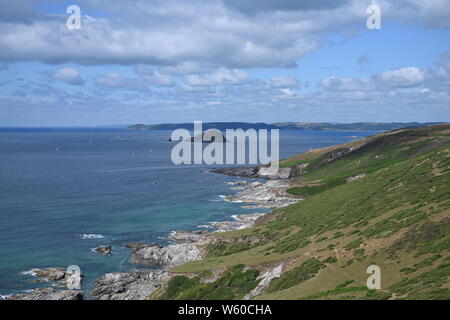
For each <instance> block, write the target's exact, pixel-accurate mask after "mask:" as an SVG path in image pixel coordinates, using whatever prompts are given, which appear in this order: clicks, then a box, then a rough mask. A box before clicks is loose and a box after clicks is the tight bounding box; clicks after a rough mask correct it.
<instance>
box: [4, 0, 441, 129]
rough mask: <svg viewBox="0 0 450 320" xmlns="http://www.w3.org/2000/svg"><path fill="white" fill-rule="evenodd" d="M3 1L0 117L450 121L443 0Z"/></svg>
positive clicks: (69, 121) (9, 121)
mask: <svg viewBox="0 0 450 320" xmlns="http://www.w3.org/2000/svg"><path fill="white" fill-rule="evenodd" d="M0 2H1V3H0V5H1V7H2V12H1V13H0V48H2V49H1V50H0V126H94V125H108V124H133V123H161V122H189V121H194V120H203V121H252V122H256V121H258V122H259V121H264V122H279V121H299V122H302V121H328V122H356V121H383V122H390V121H405V122H406V121H422V122H425V121H450V90H449V89H450V0H449V1H447V0H435V1H418V0H400V1H365V0H360V1H355V0H336V1H330V0H319V1H315V2H308V1H303V0H278V1H270V0H260V1H247V0H241V1H236V0H209V1H206V0H194V1H184V0H164V1H163V0H153V1H143V0H130V1H118V0H110V1H106V0H82V1H76V2H75V1H29V0H17V1H14V2H11V1H3V0H1V1H0ZM373 3H375V4H377V5H378V6H379V7H380V9H381V29H380V30H369V29H368V28H367V27H366V19H367V17H368V14H367V13H366V8H367V7H368V6H369V5H370V4H373ZM71 4H76V5H78V6H79V7H80V9H81V14H82V16H81V23H82V25H81V30H69V29H67V27H66V19H67V17H68V14H66V8H67V7H68V6H69V5H71Z"/></svg>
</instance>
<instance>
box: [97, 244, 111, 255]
mask: <svg viewBox="0 0 450 320" xmlns="http://www.w3.org/2000/svg"><path fill="white" fill-rule="evenodd" d="M95 251H97V252H98V253H100V254H102V255H104V256H109V255H111V254H112V247H111V245H108V246H100V247H97V248H95Z"/></svg>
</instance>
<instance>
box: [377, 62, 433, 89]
mask: <svg viewBox="0 0 450 320" xmlns="http://www.w3.org/2000/svg"><path fill="white" fill-rule="evenodd" d="M379 77H380V79H381V80H382V81H383V82H384V83H386V84H387V85H389V86H392V87H398V88H409V87H416V86H419V85H421V84H422V82H423V80H424V79H425V73H424V71H423V70H422V69H420V68H417V67H407V68H401V69H395V70H389V71H385V72H383V73H381V74H380V75H379Z"/></svg>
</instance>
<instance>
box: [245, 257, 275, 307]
mask: <svg viewBox="0 0 450 320" xmlns="http://www.w3.org/2000/svg"><path fill="white" fill-rule="evenodd" d="M282 270H283V265H282V264H280V265H279V266H277V267H275V268H273V269H272V270H269V271H267V272H266V273H264V274H263V275H262V277H261V281H260V282H259V283H258V285H257V286H256V288H255V289H253V290H252V291H251V292H250V293H247V294H246V295H245V297H244V300H250V299H253V298H254V297H256V296H257V295H259V294H260V293H261V292H262V291H263V290H264V289H266V288H267V287H268V286H269V284H270V282H271V281H272V280H273V279H275V278H279V277H280V276H281V272H282Z"/></svg>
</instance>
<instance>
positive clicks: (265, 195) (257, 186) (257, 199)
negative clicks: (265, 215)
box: [226, 180, 300, 209]
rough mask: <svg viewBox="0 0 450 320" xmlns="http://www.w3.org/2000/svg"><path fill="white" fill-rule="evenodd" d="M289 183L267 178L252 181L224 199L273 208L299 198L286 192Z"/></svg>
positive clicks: (291, 202)
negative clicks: (267, 179) (263, 180)
mask: <svg viewBox="0 0 450 320" xmlns="http://www.w3.org/2000/svg"><path fill="white" fill-rule="evenodd" d="M288 187H289V183H288V182H287V181H283V180H269V181H267V182H265V183H263V182H258V181H256V182H252V183H249V184H247V185H245V186H244V187H242V188H241V191H240V192H238V193H237V194H235V195H231V196H227V197H226V199H227V200H229V201H233V202H243V203H250V204H253V205H254V207H257V208H268V209H275V208H281V207H285V206H288V205H290V204H293V203H296V202H298V201H299V200H300V199H299V198H295V197H293V196H292V195H290V194H288V193H286V191H285V190H286V188H288Z"/></svg>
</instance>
